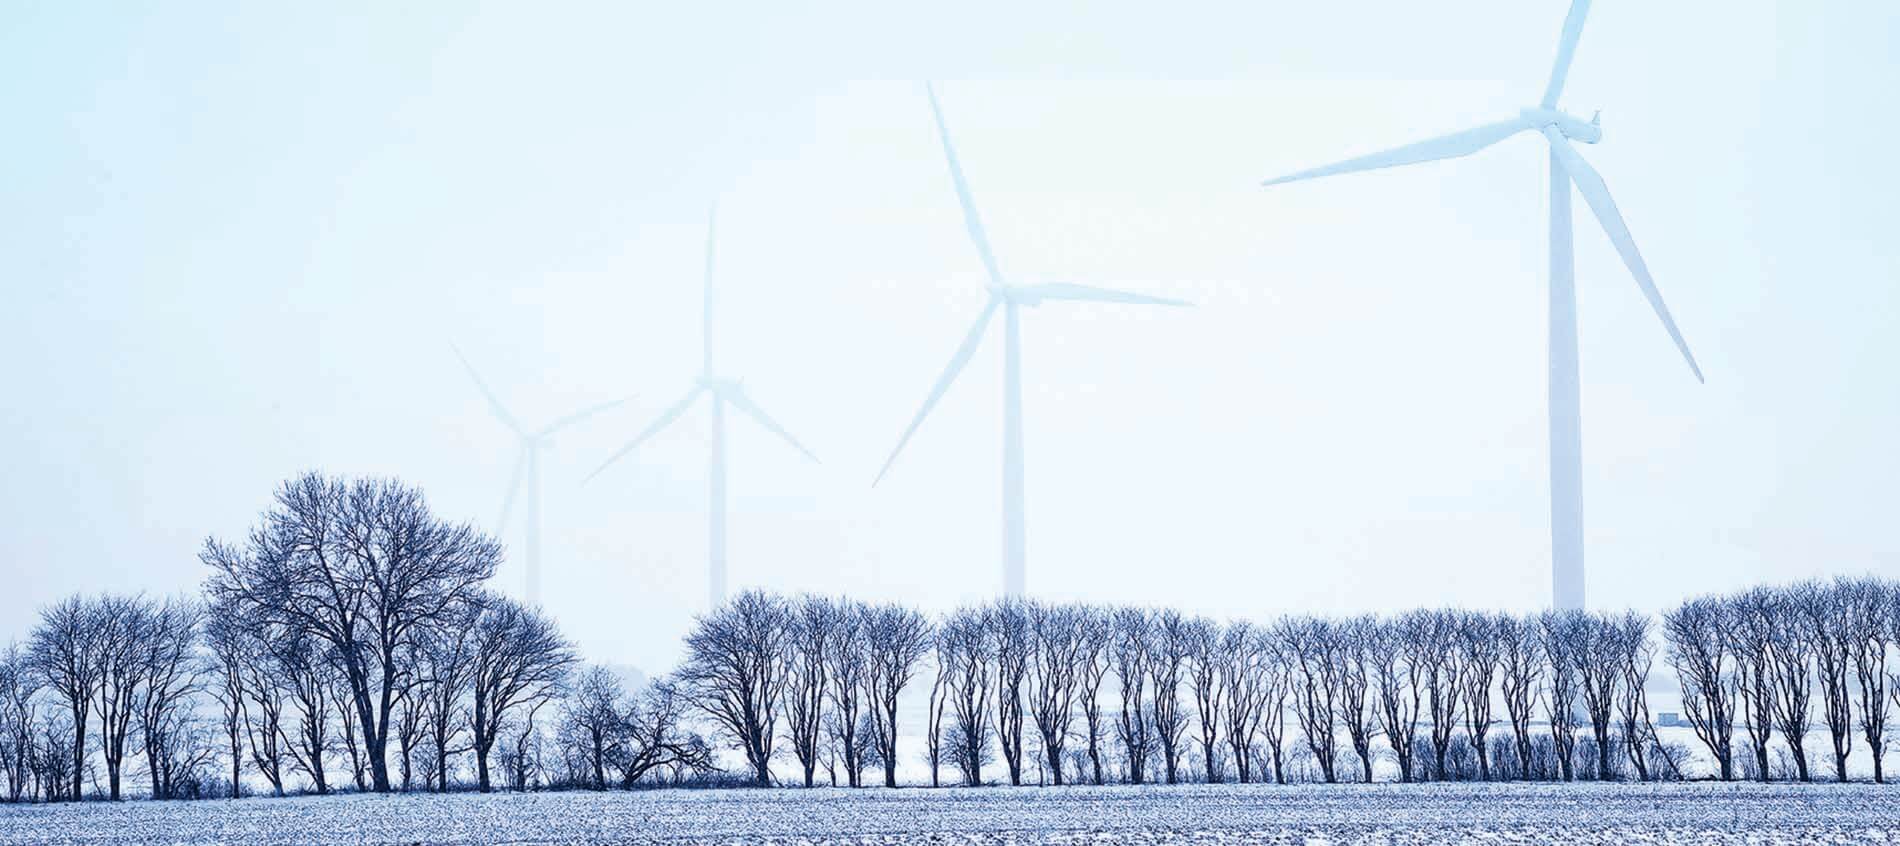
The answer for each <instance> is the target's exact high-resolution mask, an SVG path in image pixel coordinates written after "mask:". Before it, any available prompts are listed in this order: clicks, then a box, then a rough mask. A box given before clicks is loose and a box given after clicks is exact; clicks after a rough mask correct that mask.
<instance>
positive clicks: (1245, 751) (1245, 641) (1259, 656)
mask: <svg viewBox="0 0 1900 846" xmlns="http://www.w3.org/2000/svg"><path fill="white" fill-rule="evenodd" d="M1219 638H1220V639H1219V642H1218V643H1217V644H1216V645H1215V647H1214V650H1213V655H1212V656H1210V658H1211V659H1212V660H1214V661H1217V662H1218V664H1219V678H1218V684H1219V685H1220V693H1219V702H1218V707H1219V711H1220V715H1221V716H1220V720H1221V729H1222V730H1223V731H1225V732H1226V736H1227V749H1228V754H1229V756H1230V757H1232V758H1233V761H1234V776H1235V777H1236V778H1238V779H1239V780H1240V783H1241V784H1247V783H1249V782H1251V781H1253V777H1254V769H1253V744H1254V738H1256V737H1258V736H1259V735H1260V710H1261V708H1262V707H1263V705H1264V704H1265V703H1264V699H1265V697H1266V684H1267V673H1268V672H1269V671H1268V668H1267V666H1266V663H1267V650H1266V648H1265V645H1264V644H1263V643H1262V642H1261V640H1262V636H1261V633H1260V631H1259V629H1257V628H1255V627H1254V625H1253V624H1251V623H1248V622H1246V621H1245V620H1237V621H1234V622H1232V623H1229V624H1227V626H1226V627H1225V628H1223V629H1221V630H1220V633H1219Z"/></svg>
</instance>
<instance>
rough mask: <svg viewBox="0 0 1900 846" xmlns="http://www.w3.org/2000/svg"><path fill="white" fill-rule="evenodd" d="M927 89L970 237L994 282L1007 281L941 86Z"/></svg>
mask: <svg viewBox="0 0 1900 846" xmlns="http://www.w3.org/2000/svg"><path fill="white" fill-rule="evenodd" d="M924 93H925V94H927V95H929V96H930V113H931V114H932V115H935V116H936V118H937V137H938V138H939V139H941V140H942V141H943V157H944V158H945V159H946V160H948V161H949V162H950V181H952V182H954V183H956V186H957V202H958V203H959V204H960V205H962V206H963V226H964V228H966V229H968V230H969V231H970V241H971V242H972V243H974V244H976V252H977V254H978V255H980V256H982V257H983V269H984V270H987V271H989V274H990V283H991V284H993V285H1002V284H1003V272H1002V271H1001V270H998V269H997V267H996V255H995V254H994V253H991V252H990V239H989V236H987V235H985V234H983V218H982V217H980V216H978V215H977V213H976V201H975V200H972V199H970V186H969V185H968V184H966V183H965V182H964V181H963V166H962V165H960V164H958V163H957V150H956V147H954V146H953V145H951V143H950V127H948V126H947V125H945V124H944V122H943V108H942V107H940V106H938V105H937V88H936V86H934V85H932V84H930V83H928V82H926V83H924Z"/></svg>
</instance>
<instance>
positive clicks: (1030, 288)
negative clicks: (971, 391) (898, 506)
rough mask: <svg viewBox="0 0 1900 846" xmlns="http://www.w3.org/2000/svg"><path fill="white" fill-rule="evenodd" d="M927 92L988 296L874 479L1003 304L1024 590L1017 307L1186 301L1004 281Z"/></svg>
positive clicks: (1011, 556)
mask: <svg viewBox="0 0 1900 846" xmlns="http://www.w3.org/2000/svg"><path fill="white" fill-rule="evenodd" d="M924 93H925V94H926V95H928V96H929V98H930V112H931V114H933V115H935V116H936V119H937V137H938V138H939V139H940V140H941V141H942V142H943V155H944V158H945V159H946V160H947V161H948V162H949V164H950V181H951V182H952V183H953V184H955V185H956V189H957V202H958V203H959V204H961V205H962V207H963V225H964V227H965V228H967V229H968V230H969V232H970V241H971V242H972V243H974V244H975V245H976V252H977V255H978V256H979V257H980V258H982V260H983V268H984V270H986V271H988V272H989V277H990V283H989V291H990V296H989V302H987V303H985V304H984V306H983V311H982V313H981V314H978V315H977V317H976V322H975V323H974V324H972V325H971V326H970V330H969V332H968V333H967V334H965V335H964V336H963V343H961V344H959V345H958V346H957V351H956V354H955V355H954V356H952V357H951V358H950V365H949V366H948V367H945V368H944V370H943V373H942V374H940V375H939V376H938V377H937V383H936V384H935V385H933V386H932V387H931V389H930V395H929V396H928V397H925V398H924V405H923V407H922V408H920V409H918V410H917V416H916V417H913V418H911V421H910V425H909V426H907V427H905V428H904V434H903V436H902V437H900V438H898V439H897V447H896V448H895V449H892V450H891V457H890V458H888V459H885V461H884V467H883V468H882V469H880V470H879V471H878V473H877V480H876V481H873V482H872V484H873V485H875V484H877V482H879V481H883V479H884V475H885V474H886V473H889V472H890V470H891V463H892V462H894V461H896V460H897V455H898V453H901V452H903V451H904V445H905V444H907V443H909V442H910V437H911V435H913V434H915V433H916V432H917V427H918V426H919V425H921V424H922V423H923V422H924V418H925V417H926V416H928V415H929V414H930V410H931V409H932V408H934V407H936V405H937V401H938V400H940V399H942V398H943V395H944V392H946V391H948V390H950V384H951V383H952V382H955V381H956V379H957V374H958V373H961V372H963V367H964V365H966V364H969V363H970V358H971V357H972V356H974V355H976V347H977V344H978V343H979V342H981V341H982V340H983V330H984V329H985V328H987V327H988V326H989V322H990V318H991V317H993V316H994V315H995V314H996V311H997V309H999V308H1000V309H1002V311H1003V594H1004V595H1005V596H1022V595H1023V590H1024V567H1025V558H1026V540H1025V538H1026V533H1025V530H1024V526H1023V375H1022V339H1021V331H1020V328H1019V325H1018V318H1017V311H1018V310H1019V309H1022V308H1027V307H1034V306H1038V305H1041V304H1042V303H1043V302H1044V301H1048V300H1078V301H1087V302H1109V303H1134V304H1138V305H1170V306H1184V305H1187V303H1184V302H1181V301H1179V300H1168V299H1162V298H1160V297H1150V296H1146V295H1142V294H1131V293H1126V292H1123V291H1114V290H1108V289H1103V288H1091V287H1087V286H1083V285H1071V284H1067V283H1059V282H1058V283H1049V284H1040V285H1016V284H1011V283H1009V282H1005V281H1004V280H1003V272H1002V271H1001V270H999V269H998V268H997V264H996V257H995V256H994V255H993V254H991V252H990V242H989V238H987V237H985V236H984V234H983V220H982V218H981V217H979V216H978V215H977V212H976V204H975V203H974V202H973V201H972V200H971V199H970V188H969V186H968V185H966V184H965V183H964V181H963V168H962V166H961V165H959V164H958V163H957V151H956V148H955V147H953V146H952V145H951V144H950V130H949V129H948V128H947V127H945V126H944V122H943V109H942V108H941V107H940V106H938V104H937V91H936V88H935V87H934V86H931V85H930V84H929V83H925V85H924Z"/></svg>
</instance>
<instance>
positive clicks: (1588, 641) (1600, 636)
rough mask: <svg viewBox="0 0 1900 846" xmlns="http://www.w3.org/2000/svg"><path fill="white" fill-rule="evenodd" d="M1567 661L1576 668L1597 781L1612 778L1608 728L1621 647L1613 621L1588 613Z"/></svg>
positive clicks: (1613, 714)
mask: <svg viewBox="0 0 1900 846" xmlns="http://www.w3.org/2000/svg"><path fill="white" fill-rule="evenodd" d="M1576 633H1577V641H1576V645H1575V648H1574V649H1573V650H1572V651H1571V653H1570V654H1571V658H1572V660H1574V661H1575V662H1576V665H1577V690H1578V692H1579V693H1580V694H1582V699H1583V711H1584V714H1585V715H1587V716H1588V717H1589V719H1590V731H1591V733H1592V735H1593V736H1594V738H1595V740H1596V752H1597V780H1599V781H1609V780H1611V779H1612V778H1613V777H1614V776H1615V770H1613V769H1611V766H1610V729H1611V727H1612V726H1613V725H1614V723H1615V719H1616V685H1617V682H1618V681H1619V680H1620V679H1622V678H1623V673H1622V665H1623V660H1622V658H1623V645H1622V639H1621V633H1620V631H1619V630H1618V628H1617V621H1616V620H1615V619H1614V618H1612V617H1609V616H1607V615H1603V614H1590V615H1586V616H1584V617H1583V618H1582V622H1581V623H1579V624H1578V626H1577V629H1576Z"/></svg>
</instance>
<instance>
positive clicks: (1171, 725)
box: [1148, 609, 1188, 784]
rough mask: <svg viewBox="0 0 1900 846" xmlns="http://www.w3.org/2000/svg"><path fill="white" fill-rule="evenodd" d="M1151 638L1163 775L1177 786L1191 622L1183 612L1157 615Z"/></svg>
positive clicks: (1152, 688)
mask: <svg viewBox="0 0 1900 846" xmlns="http://www.w3.org/2000/svg"><path fill="white" fill-rule="evenodd" d="M1149 634H1150V637H1149V641H1148V650H1149V658H1148V682H1149V690H1150V692H1151V695H1152V696H1153V697H1154V709H1153V713H1154V726H1155V732H1154V734H1155V741H1156V742H1157V743H1159V744H1160V746H1161V749H1160V751H1161V762H1162V769H1163V772H1164V774H1165V776H1166V777H1167V781H1168V783H1169V784H1174V783H1175V782H1177V781H1178V780H1179V772H1178V769H1179V764H1180V759H1181V735H1182V734H1183V733H1184V732H1186V731H1187V715H1186V714H1183V713H1181V674H1182V672H1184V671H1185V670H1186V668H1187V663H1188V620H1187V618H1186V617H1184V616H1182V615H1181V612H1179V611H1175V610H1173V609H1167V610H1163V611H1161V612H1159V613H1157V614H1155V615H1154V626H1153V628H1152V629H1151V630H1150V632H1149Z"/></svg>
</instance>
